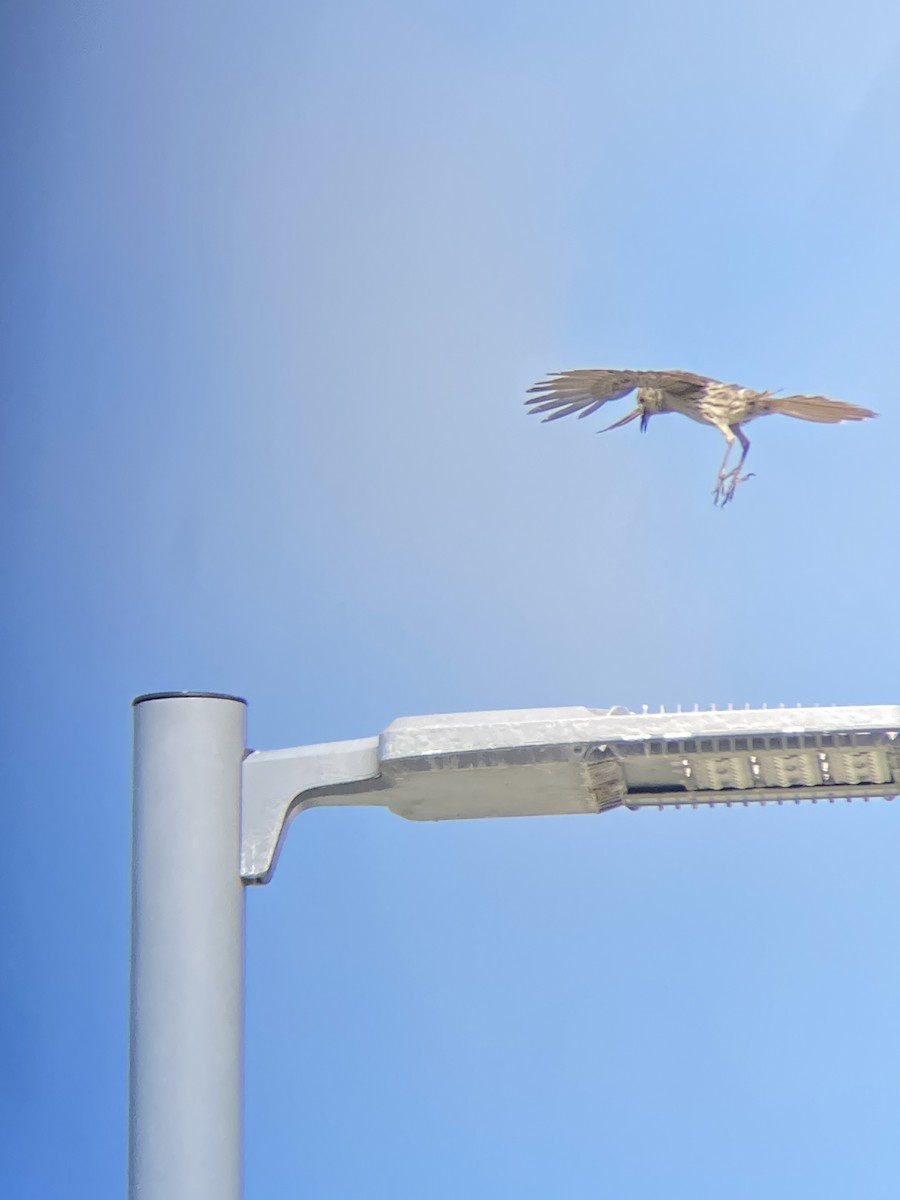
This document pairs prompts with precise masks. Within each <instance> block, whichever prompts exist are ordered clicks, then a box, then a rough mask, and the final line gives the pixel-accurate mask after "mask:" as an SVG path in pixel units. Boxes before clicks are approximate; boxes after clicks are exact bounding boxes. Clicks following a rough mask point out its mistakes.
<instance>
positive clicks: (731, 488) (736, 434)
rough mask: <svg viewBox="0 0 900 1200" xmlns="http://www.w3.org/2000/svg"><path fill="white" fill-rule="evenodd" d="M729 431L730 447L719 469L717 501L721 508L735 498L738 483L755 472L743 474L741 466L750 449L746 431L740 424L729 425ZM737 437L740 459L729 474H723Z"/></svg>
mask: <svg viewBox="0 0 900 1200" xmlns="http://www.w3.org/2000/svg"><path fill="white" fill-rule="evenodd" d="M728 431H729V433H731V435H732V436H731V438H730V439H729V441H728V449H727V451H726V453H725V458H724V459H723V460H722V466H721V468H720V469H719V482H718V485H717V487H716V503H718V505H719V506H720V508H724V507H725V505H726V504H728V502H729V501H730V500H733V499H734V492H735V488H736V487H737V485H738V484H739V483H743V482H744V480H746V479H750V478H751V476H752V474H753V473H752V471H751V473H750V474H749V475H742V474H741V467H743V465H744V460H745V459H746V457H747V451H748V450H749V449H750V439H749V438H748V437H747V435H746V434H745V433H744V431H743V429H741V427H740V425H729V426H728ZM723 432H724V431H723ZM735 438H737V439H738V441H739V442H740V443H741V457H740V461H739V462H738V465H737V466H736V467H732V468H731V470H730V471H728V472H727V474H723V472H724V471H725V463H726V462H727V461H728V455H729V454H730V453H731V447H732V446H733V445H734V439H735Z"/></svg>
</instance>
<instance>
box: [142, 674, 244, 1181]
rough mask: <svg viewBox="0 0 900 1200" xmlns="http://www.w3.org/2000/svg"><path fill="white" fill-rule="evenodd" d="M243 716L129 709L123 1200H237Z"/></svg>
mask: <svg viewBox="0 0 900 1200" xmlns="http://www.w3.org/2000/svg"><path fill="white" fill-rule="evenodd" d="M245 711H246V710H245V704H244V702H243V701H242V700H240V699H238V698H237V697H234V696H217V695H209V694H199V693H178V694H173V693H166V694H159V695H149V696H140V697H138V699H137V700H135V702H134V737H135V742H134V746H135V756H134V812H133V822H134V827H133V866H132V880H133V884H132V886H133V894H132V954H133V957H132V975H131V1071H130V1081H129V1084H130V1087H129V1090H130V1120H129V1139H130V1154H129V1197H130V1200H240V1195H241V1186H242V1178H241V1176H242V1108H243V972H244V885H243V884H242V882H241V877H240V867H239V864H240V849H241V841H240V839H241V764H242V761H243V758H244V752H245Z"/></svg>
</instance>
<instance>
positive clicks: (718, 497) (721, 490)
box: [713, 425, 743, 504]
mask: <svg viewBox="0 0 900 1200" xmlns="http://www.w3.org/2000/svg"><path fill="white" fill-rule="evenodd" d="M720 429H721V430H722V436H723V437H724V438H725V457H724V458H723V459H722V465H721V466H720V467H719V474H718V476H717V477H716V486H715V488H714V489H713V504H727V503H728V501H729V500H730V499H731V497H730V496H728V495H726V489H725V480H726V479H728V477H729V474H730V473H729V472H727V471H726V470H725V468H726V467H727V466H728V459H729V456H730V455H731V447H732V446H733V445H734V433H733V431H732V429H731V427H730V426H729V425H725V426H720ZM741 461H743V459H742V460H741ZM732 491H734V489H733V488H732Z"/></svg>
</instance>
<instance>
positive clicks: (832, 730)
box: [130, 693, 900, 1200]
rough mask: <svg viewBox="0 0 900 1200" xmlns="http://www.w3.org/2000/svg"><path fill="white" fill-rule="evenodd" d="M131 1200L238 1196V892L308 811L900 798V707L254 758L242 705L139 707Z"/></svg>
mask: <svg viewBox="0 0 900 1200" xmlns="http://www.w3.org/2000/svg"><path fill="white" fill-rule="evenodd" d="M134 704H135V790H134V863H133V878H134V893H133V916H132V936H133V967H132V1026H131V1038H132V1052H131V1122H130V1131H131V1150H130V1195H131V1198H132V1200H138V1198H140V1200H188V1198H190V1200H239V1197H240V1194H241V1166H240V1162H241V1103H242V1087H241V1077H242V1038H243V930H244V908H243V888H242V883H243V884H251V883H253V884H263V883H267V882H268V881H269V880H270V879H271V877H272V873H273V871H274V868H275V863H276V860H277V854H278V850H279V849H280V846H281V843H282V841H283V839H284V834H285V830H286V828H287V826H288V823H289V822H290V820H291V819H292V818H293V817H294V816H295V815H296V814H297V813H299V812H302V811H304V810H305V809H307V808H313V807H321V806H328V805H362V804H366V805H373V804H374V805H381V806H384V807H387V808H389V809H391V811H393V812H395V813H398V814H399V815H400V816H404V817H408V818H410V819H413V820H421V821H440V820H455V819H463V818H473V817H511V816H537V815H541V814H548V815H549V814H563V813H604V812H608V811H610V810H612V809H614V808H620V807H625V808H629V809H639V808H646V807H648V806H657V807H661V808H662V807H667V806H672V805H674V806H675V807H678V806H680V805H683V804H690V805H700V804H729V805H730V804H734V803H743V804H749V803H751V802H753V803H767V802H769V801H773V802H775V803H779V804H781V803H784V802H785V801H795V802H797V803H799V802H800V801H801V800H807V799H809V800H812V801H814V802H815V801H817V800H820V799H826V800H838V799H845V800H851V799H854V798H857V797H858V798H862V799H865V800H868V799H870V798H871V797H874V796H879V797H884V798H885V799H893V798H894V797H895V796H897V795H900V706H889V705H884V706H867V707H853V708H799V707H798V708H777V709H743V710H733V709H731V708H729V709H720V710H715V709H713V710H710V711H704V712H698V711H694V712H681V711H678V712H674V713H666V712H659V713H649V712H643V713H633V712H630V711H628V710H627V709H624V708H611V709H593V708H549V709H523V710H513V711H508V712H485V713H455V714H449V715H440V716H428V717H407V718H402V719H400V720H397V721H394V722H393V723H392V724H391V725H389V726H388V728H387V729H386V730H385V731H384V733H382V734H381V735H380V736H379V737H369V738H360V739H356V740H353V741H342V742H329V743H324V744H321V745H314V746H298V747H294V748H291V749H287V750H262V751H253V752H249V753H248V752H246V751H245V748H244V746H245V741H244V737H245V735H244V724H245V723H244V714H245V705H244V702H243V701H242V700H239V699H237V698H236V697H232V696H218V695H209V694H200V693H165V694H158V695H151V696H141V697H139V698H138V699H137V700H136V701H135V702H134Z"/></svg>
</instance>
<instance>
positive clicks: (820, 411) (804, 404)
mask: <svg viewBox="0 0 900 1200" xmlns="http://www.w3.org/2000/svg"><path fill="white" fill-rule="evenodd" d="M769 412H775V413H783V414H784V416H786V417H799V419H800V420H801V421H819V422H821V423H822V424H825V425H835V424H837V422H838V421H863V420H865V418H866V417H877V416H878V413H875V412H872V410H871V409H870V408H861V407H860V406H859V405H858V404H848V403H847V402H846V401H845V400H829V399H828V397H827V396H772V398H771V399H770V400H769Z"/></svg>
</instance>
